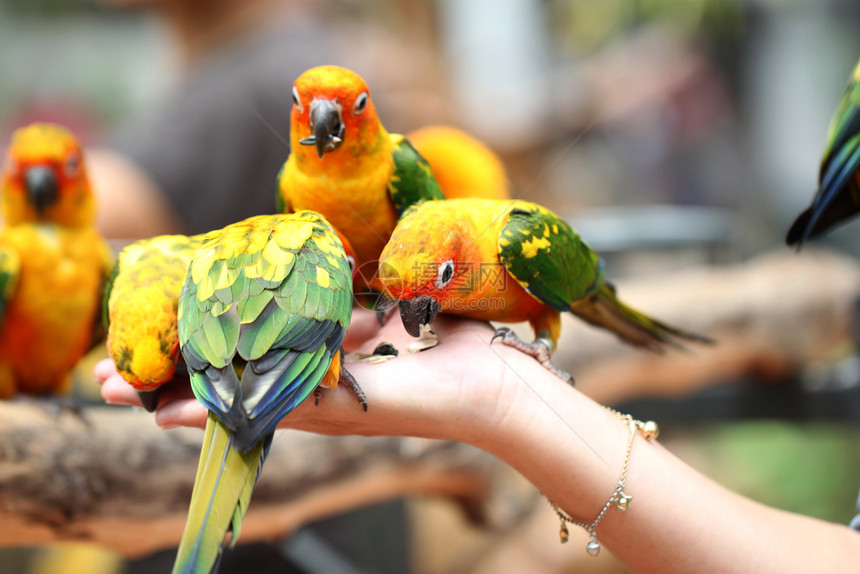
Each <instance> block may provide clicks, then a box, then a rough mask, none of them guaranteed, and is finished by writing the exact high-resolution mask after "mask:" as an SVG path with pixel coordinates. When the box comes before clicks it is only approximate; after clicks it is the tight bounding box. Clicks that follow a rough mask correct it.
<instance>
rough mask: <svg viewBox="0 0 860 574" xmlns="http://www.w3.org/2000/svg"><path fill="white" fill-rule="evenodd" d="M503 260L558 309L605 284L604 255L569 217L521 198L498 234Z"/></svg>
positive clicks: (516, 276) (534, 292)
mask: <svg viewBox="0 0 860 574" xmlns="http://www.w3.org/2000/svg"><path fill="white" fill-rule="evenodd" d="M497 241H498V250H499V260H500V261H501V262H502V264H504V266H505V267H506V268H507V270H508V273H510V274H511V276H512V277H513V278H514V279H515V280H516V281H517V283H519V284H520V285H522V286H523V287H524V288H525V289H526V290H527V291H528V292H529V293H531V294H532V295H534V296H535V297H536V298H537V299H539V300H541V301H543V302H544V303H546V304H547V305H549V306H550V307H552V308H553V309H556V310H558V311H568V310H570V306H571V304H572V303H574V302H575V301H578V300H580V299H583V298H584V297H587V296H588V295H590V294H592V293H594V292H596V291H597V290H598V289H599V288H600V286H601V285H602V284H603V265H602V262H601V260H600V257H599V256H598V255H597V253H595V252H594V251H592V250H591V248H589V247H588V245H586V243H585V242H584V241H583V240H582V239H581V238H580V237H579V235H577V233H576V232H575V231H574V230H573V229H572V228H571V227H570V225H568V224H567V223H566V222H565V221H564V220H563V219H561V218H560V217H558V216H557V215H555V214H554V213H552V212H551V211H549V210H547V209H544V208H543V207H541V206H539V205H537V204H534V203H529V202H524V201H515V202H513V203H512V207H511V209H510V210H509V211H508V213H507V215H506V216H505V223H504V225H503V226H502V229H501V231H500V233H499V236H498V239H497Z"/></svg>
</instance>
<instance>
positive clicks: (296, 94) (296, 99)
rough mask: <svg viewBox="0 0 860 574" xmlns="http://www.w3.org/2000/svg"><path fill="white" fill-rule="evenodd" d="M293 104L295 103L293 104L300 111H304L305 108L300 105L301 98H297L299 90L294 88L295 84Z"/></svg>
mask: <svg viewBox="0 0 860 574" xmlns="http://www.w3.org/2000/svg"><path fill="white" fill-rule="evenodd" d="M293 104H295V106H296V107H297V108H298V109H299V111H300V112H303V111H305V109H304V108H303V107H302V100H301V98H299V91H298V90H297V89H296V87H295V86H293Z"/></svg>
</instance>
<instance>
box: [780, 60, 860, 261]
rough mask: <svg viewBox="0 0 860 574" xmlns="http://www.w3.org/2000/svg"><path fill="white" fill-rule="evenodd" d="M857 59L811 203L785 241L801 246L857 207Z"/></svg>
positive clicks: (859, 203) (859, 78) (859, 207)
mask: <svg viewBox="0 0 860 574" xmlns="http://www.w3.org/2000/svg"><path fill="white" fill-rule="evenodd" d="M858 167H860V62H858V64H857V66H856V67H855V68H854V72H853V74H852V75H851V78H850V79H849V81H848V86H847V87H846V88H845V94H844V95H843V96H842V101H841V102H840V103H839V108H837V110H836V115H835V116H834V117H833V120H832V121H831V123H830V129H829V131H828V133H827V145H826V147H825V149H824V156H823V157H822V158H821V169H820V170H819V174H818V191H817V192H816V194H815V197H814V198H813V199H812V205H810V206H809V207H808V208H806V209H805V210H804V211H803V213H801V214H800V215H799V216H797V219H796V220H795V221H794V223H793V224H792V225H791V228H790V229H789V230H788V234H787V235H786V238H785V242H786V243H787V244H788V245H790V246H797V248H798V249H800V248H801V247H803V244H804V243H806V241H807V240H809V239H812V238H813V237H816V236H818V235H821V234H822V233H824V232H825V231H827V230H828V229H830V228H831V227H833V226H835V225H837V224H841V223H844V222H845V220H846V219H848V218H849V217H852V216H853V215H854V214H856V213H857V212H858V211H860V171H858V169H857V168H858Z"/></svg>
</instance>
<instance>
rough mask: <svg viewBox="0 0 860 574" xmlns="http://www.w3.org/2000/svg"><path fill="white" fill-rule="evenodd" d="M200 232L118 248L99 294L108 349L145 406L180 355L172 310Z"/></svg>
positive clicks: (170, 374)
mask: <svg viewBox="0 0 860 574" xmlns="http://www.w3.org/2000/svg"><path fill="white" fill-rule="evenodd" d="M200 238H201V236H199V235H196V236H193V237H186V236H184V235H161V236H158V237H154V238H152V239H142V240H140V241H137V242H135V243H132V244H131V245H129V246H127V247H126V248H125V249H123V250H122V251H121V252H120V254H119V256H118V257H117V261H116V264H115V265H114V268H113V271H112V272H111V275H110V277H109V278H108V284H107V287H106V288H105V294H104V312H105V321H106V323H107V325H108V334H107V349H108V354H109V355H110V357H111V359H113V361H114V364H115V365H116V368H117V371H118V372H119V374H120V375H121V376H122V378H123V379H125V380H126V381H127V382H128V383H129V384H131V386H133V387H134V388H135V389H136V390H137V392H138V394H139V395H140V398H141V401H142V402H143V405H144V407H146V409H147V410H149V411H153V410H155V407H156V406H157V404H158V393H159V388H160V387H161V385H163V384H164V383H166V382H167V381H169V380H170V379H171V378H173V374H174V371H175V370H176V364H177V362H178V359H179V333H178V331H177V326H176V308H177V305H178V304H179V292H180V290H181V289H182V284H183V283H184V282H185V275H186V273H187V272H188V266H189V264H190V261H191V256H192V255H193V254H194V252H195V250H196V249H197V247H198V246H199V244H200Z"/></svg>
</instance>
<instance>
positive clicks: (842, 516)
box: [695, 420, 860, 524]
mask: <svg viewBox="0 0 860 574" xmlns="http://www.w3.org/2000/svg"><path fill="white" fill-rule="evenodd" d="M696 437H697V438H696V439H695V443H696V447H695V448H696V449H697V450H699V452H700V454H701V456H703V457H704V459H703V461H704V462H702V464H704V467H703V466H702V465H701V464H696V466H699V467H700V469H701V470H702V471H703V472H705V474H707V475H708V476H711V477H712V478H713V479H714V480H716V481H717V482H719V483H720V484H723V485H725V486H727V487H729V488H731V489H732V490H735V491H736V492H739V493H741V494H743V495H745V496H748V497H750V498H752V499H754V500H758V501H759V502H762V503H764V504H767V505H770V506H774V507H776V508H781V509H784V510H788V511H791V512H797V513H800V514H805V515H808V516H814V517H816V518H821V519H823V520H829V521H832V522H837V523H842V524H847V523H848V521H849V520H850V519H851V517H853V516H854V502H855V500H856V499H857V490H858V488H860V440H858V439H860V429H858V428H857V427H856V426H851V425H846V424H840V423H829V422H828V423H825V422H815V423H812V422H810V423H790V422H784V421H775V420H762V421H750V422H737V423H730V424H724V425H720V426H716V427H710V428H705V429H702V430H701V431H700V432H698V433H697V434H696Z"/></svg>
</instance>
